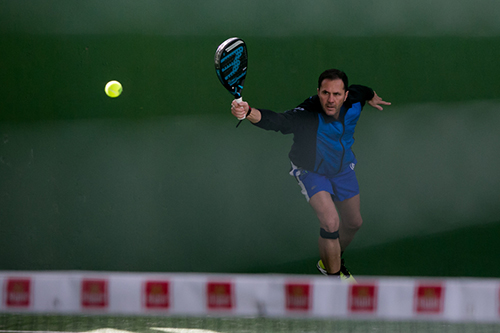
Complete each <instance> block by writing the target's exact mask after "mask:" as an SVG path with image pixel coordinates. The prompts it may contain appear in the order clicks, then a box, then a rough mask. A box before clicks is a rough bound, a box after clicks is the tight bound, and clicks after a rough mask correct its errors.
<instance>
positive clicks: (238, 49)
mask: <svg viewBox="0 0 500 333" xmlns="http://www.w3.org/2000/svg"><path fill="white" fill-rule="evenodd" d="M214 61H215V72H216V73H217V77H218V78H219V81H220V82H221V83H222V85H223V86H224V87H225V88H226V89H227V90H228V91H229V92H230V93H231V94H233V96H234V97H235V98H240V97H241V90H242V89H243V83H244V82H245V76H246V74H247V65H248V55H247V47H246V45H245V42H244V41H243V40H242V39H240V38H237V37H233V38H229V39H227V40H226V41H224V43H222V44H220V45H219V47H218V48H217V51H216V52H215V58H214Z"/></svg>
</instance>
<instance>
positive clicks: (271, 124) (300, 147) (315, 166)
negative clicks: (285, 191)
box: [255, 85, 374, 177]
mask: <svg viewBox="0 0 500 333" xmlns="http://www.w3.org/2000/svg"><path fill="white" fill-rule="evenodd" d="M373 96H374V93H373V90H372V89H370V88H368V87H365V86H360V85H351V86H350V87H349V95H348V96H347V100H346V101H345V102H344V104H343V105H342V108H341V110H340V114H339V117H338V119H335V118H334V117H332V116H328V115H326V114H325V112H324V111H323V108H322V107H321V103H320V101H319V97H318V96H317V95H315V96H311V97H309V98H308V99H306V100H305V101H304V102H302V103H301V104H300V105H299V106H297V107H296V108H294V109H292V110H288V111H286V112H283V113H276V112H273V111H270V110H266V109H259V110H260V112H261V114H262V119H261V120H260V121H259V122H258V123H256V124H255V126H258V127H260V128H263V129H266V130H273V131H276V132H281V133H283V134H291V133H293V135H294V136H293V145H292V148H291V150H290V153H289V154H288V156H289V158H290V160H291V161H292V163H293V164H294V165H296V166H297V167H299V168H302V169H305V170H308V171H312V172H315V173H318V174H321V175H325V176H328V177H333V176H335V175H336V174H338V173H339V172H341V171H342V170H344V168H346V167H348V166H349V165H350V164H351V163H356V157H355V155H354V152H353V151H352V149H351V148H352V145H353V144H354V129H355V127H356V124H357V122H358V119H359V116H360V115H361V110H362V108H363V106H364V105H365V102H366V101H369V100H371V99H372V98H373Z"/></svg>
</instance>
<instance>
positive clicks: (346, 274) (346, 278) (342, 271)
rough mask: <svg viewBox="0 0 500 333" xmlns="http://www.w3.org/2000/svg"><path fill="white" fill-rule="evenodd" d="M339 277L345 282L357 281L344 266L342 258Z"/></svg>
mask: <svg viewBox="0 0 500 333" xmlns="http://www.w3.org/2000/svg"><path fill="white" fill-rule="evenodd" d="M340 279H341V280H342V281H345V282H350V283H357V282H356V279H354V277H353V276H352V274H351V272H349V270H348V269H347V267H345V262H344V259H342V261H341V262H340Z"/></svg>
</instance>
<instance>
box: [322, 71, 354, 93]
mask: <svg viewBox="0 0 500 333" xmlns="http://www.w3.org/2000/svg"><path fill="white" fill-rule="evenodd" d="M324 79H328V80H338V79H340V80H342V82H344V91H347V88H348V87H349V80H348V79H347V75H346V73H344V72H342V71H341V70H339V69H327V70H326V71H324V72H323V73H321V75H320V76H319V79H318V89H319V88H321V83H322V82H323V80H324Z"/></svg>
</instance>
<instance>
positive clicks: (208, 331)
mask: <svg viewBox="0 0 500 333" xmlns="http://www.w3.org/2000/svg"><path fill="white" fill-rule="evenodd" d="M498 330H500V324H492V323H486V324H478V323H442V322H390V321H372V320H357V321H353V320H312V319H269V318H222V317H206V318H194V317H159V316H150V317H135V316H129V317H126V316H90V315H88V316H51V315H8V314H3V315H2V314H0V333H35V332H40V333H42V332H43V333H47V332H88V333H129V332H133V333H135V332H137V333H138V332H141V333H162V332H165V333H254V332H255V333H265V332H268V333H278V332H279V333H285V332H287V333H298V332H302V333H321V332H335V333H365V332H366V333H369V332H384V333H403V332H404V333H406V332H410V333H445V332H446V333H452V332H453V333H460V332H463V333H493V332H498Z"/></svg>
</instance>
